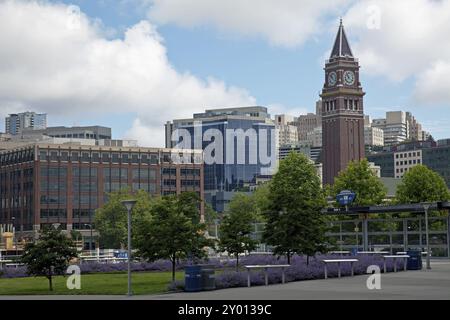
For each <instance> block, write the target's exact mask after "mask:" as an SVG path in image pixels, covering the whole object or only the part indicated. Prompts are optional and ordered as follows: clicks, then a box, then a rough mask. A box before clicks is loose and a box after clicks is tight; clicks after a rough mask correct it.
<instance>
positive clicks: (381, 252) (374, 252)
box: [357, 251, 389, 254]
mask: <svg viewBox="0 0 450 320" xmlns="http://www.w3.org/2000/svg"><path fill="white" fill-rule="evenodd" d="M388 253H389V251H359V252H357V254H388Z"/></svg>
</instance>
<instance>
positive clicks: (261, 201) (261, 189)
mask: <svg viewBox="0 0 450 320" xmlns="http://www.w3.org/2000/svg"><path fill="white" fill-rule="evenodd" d="M269 194H270V182H265V183H264V184H262V185H260V186H258V188H257V189H256V190H255V192H254V193H253V195H252V197H253V199H254V204H255V220H256V222H264V219H265V217H264V212H265V211H266V210H267V208H268V207H269V205H270V201H269Z"/></svg>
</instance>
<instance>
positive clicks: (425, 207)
mask: <svg viewBox="0 0 450 320" xmlns="http://www.w3.org/2000/svg"><path fill="white" fill-rule="evenodd" d="M423 209H424V211H425V241H426V245H427V269H428V270H429V269H431V263H430V241H429V230H428V209H430V205H429V204H424V205H423Z"/></svg>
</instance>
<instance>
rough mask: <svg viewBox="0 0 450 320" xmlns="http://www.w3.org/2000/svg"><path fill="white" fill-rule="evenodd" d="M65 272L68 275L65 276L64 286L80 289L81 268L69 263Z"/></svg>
mask: <svg viewBox="0 0 450 320" xmlns="http://www.w3.org/2000/svg"><path fill="white" fill-rule="evenodd" d="M66 273H67V274H70V276H69V277H68V278H67V281H66V286H67V289H69V290H81V269H80V267H79V266H77V265H71V266H69V268H67V271H66Z"/></svg>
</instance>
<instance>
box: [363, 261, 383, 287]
mask: <svg viewBox="0 0 450 320" xmlns="http://www.w3.org/2000/svg"><path fill="white" fill-rule="evenodd" d="M367 273H368V274H371V275H370V276H369V277H368V278H367V281H366V286H367V289H369V290H381V269H380V267H379V266H377V265H371V266H369V267H367Z"/></svg>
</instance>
